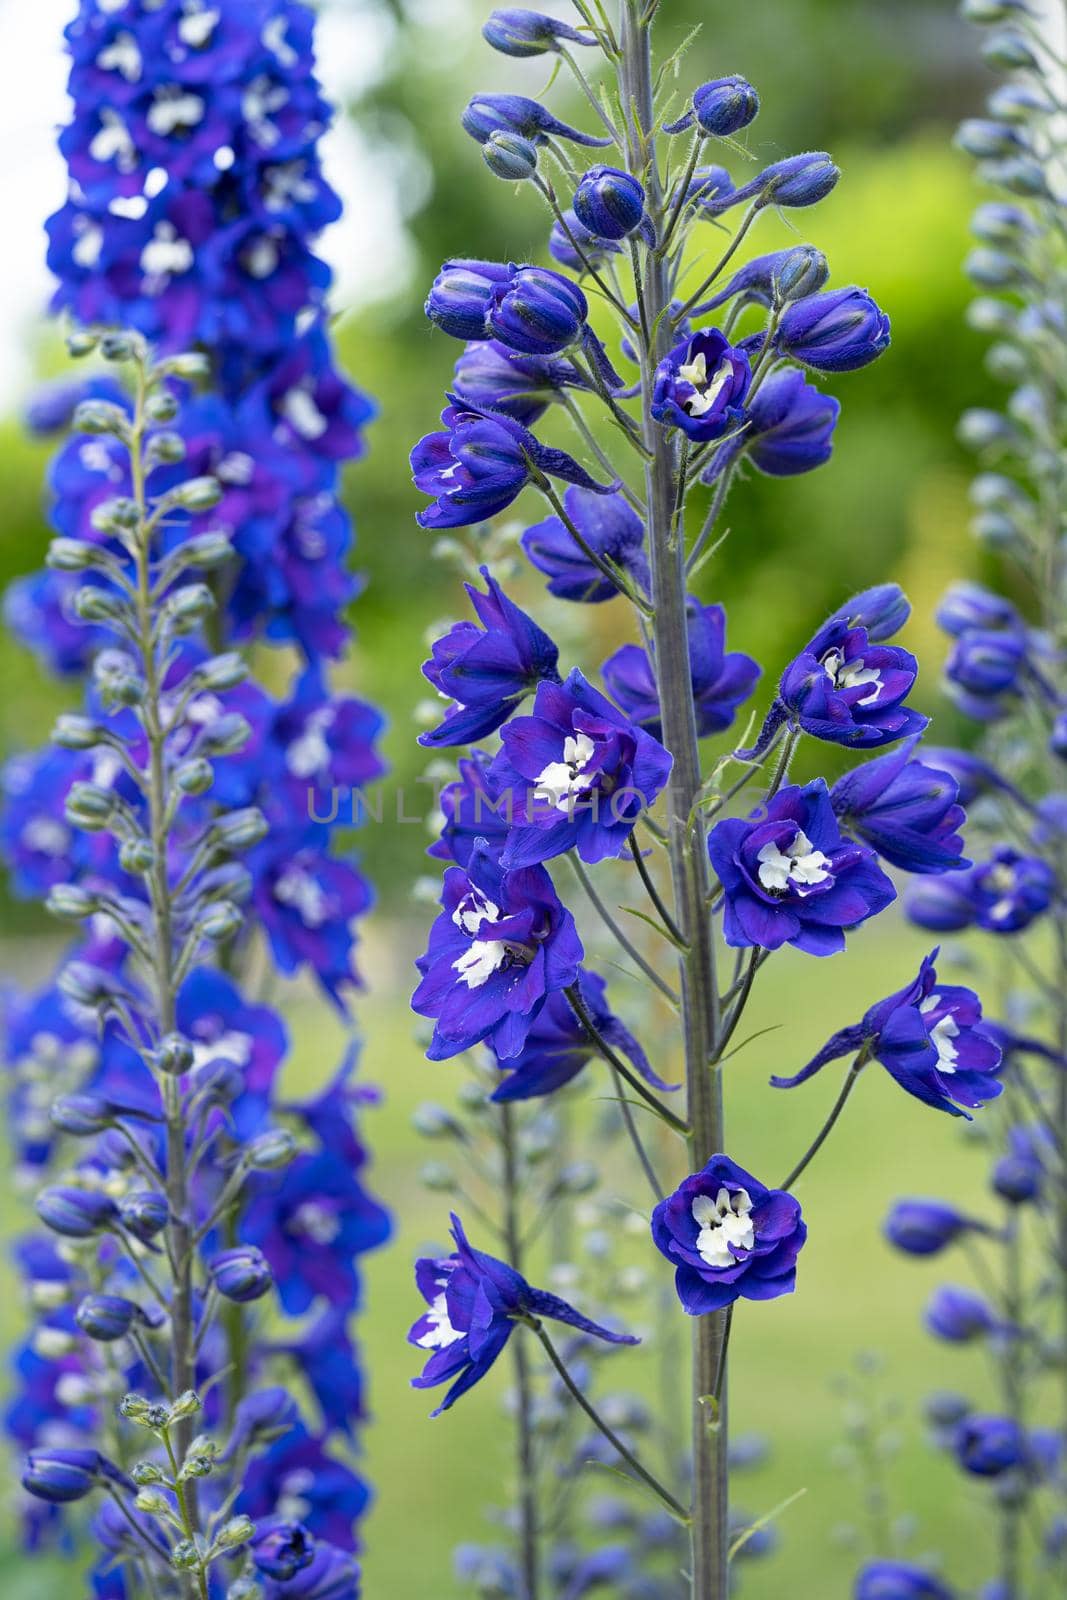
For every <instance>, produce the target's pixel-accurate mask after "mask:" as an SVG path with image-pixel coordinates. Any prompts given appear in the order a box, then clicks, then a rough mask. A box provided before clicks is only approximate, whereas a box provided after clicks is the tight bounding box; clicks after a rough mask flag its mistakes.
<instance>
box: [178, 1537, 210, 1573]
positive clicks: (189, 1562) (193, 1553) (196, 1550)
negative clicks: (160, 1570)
mask: <svg viewBox="0 0 1067 1600" xmlns="http://www.w3.org/2000/svg"><path fill="white" fill-rule="evenodd" d="M204 1558H205V1552H204V1551H203V1550H202V1549H201V1547H200V1543H199V1542H198V1541H197V1540H196V1539H179V1540H178V1542H177V1544H175V1545H174V1546H172V1548H171V1552H170V1564H171V1566H172V1567H174V1569H175V1570H176V1571H177V1572H196V1571H198V1570H199V1569H201V1568H202V1567H203V1565H204Z"/></svg>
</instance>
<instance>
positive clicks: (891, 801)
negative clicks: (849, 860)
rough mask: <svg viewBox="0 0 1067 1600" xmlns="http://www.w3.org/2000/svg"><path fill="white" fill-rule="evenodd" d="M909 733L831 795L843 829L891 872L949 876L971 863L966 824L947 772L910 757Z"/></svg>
mask: <svg viewBox="0 0 1067 1600" xmlns="http://www.w3.org/2000/svg"><path fill="white" fill-rule="evenodd" d="M918 744H919V735H918V734H913V735H912V737H911V738H910V739H906V740H905V741H904V742H903V744H901V745H900V746H899V747H898V748H897V749H896V750H892V751H890V752H889V754H888V755H884V756H878V757H877V758H876V759H875V760H874V761H868V762H867V763H866V764H865V765H864V766H862V767H854V768H853V769H852V771H851V772H846V773H845V775H844V777H842V778H839V779H838V780H837V782H836V783H835V784H834V786H833V788H832V789H831V790H830V799H831V801H832V802H833V807H834V812H835V813H836V815H837V819H838V821H839V822H840V824H841V826H842V827H843V828H844V829H846V831H847V832H849V833H852V834H855V835H856V837H857V838H859V839H862V840H863V842H864V843H865V844H869V845H870V846H871V847H872V849H874V850H877V852H878V854H879V855H880V856H882V857H883V858H884V859H885V860H886V861H888V862H890V863H891V865H892V866H894V867H900V868H901V870H902V871H904V872H917V873H919V874H923V875H925V874H930V873H941V872H953V871H956V870H958V869H959V868H960V867H967V866H969V865H970V862H968V861H967V860H966V858H965V857H964V855H963V839H962V838H961V837H960V833H959V829H960V828H962V827H963V824H964V822H965V821H966V815H965V813H964V810H963V807H962V806H961V805H960V804H959V786H958V784H957V783H956V780H955V778H953V777H951V776H950V775H949V773H947V772H942V771H940V770H938V769H936V768H935V767H934V766H933V765H930V766H928V765H927V764H926V762H924V761H913V760H912V759H911V758H912V756H913V754H914V753H915V750H916V747H917V746H918Z"/></svg>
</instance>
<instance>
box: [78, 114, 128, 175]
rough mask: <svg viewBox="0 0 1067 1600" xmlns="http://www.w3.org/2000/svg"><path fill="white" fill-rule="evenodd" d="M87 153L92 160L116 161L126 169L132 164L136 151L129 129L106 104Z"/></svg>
mask: <svg viewBox="0 0 1067 1600" xmlns="http://www.w3.org/2000/svg"><path fill="white" fill-rule="evenodd" d="M89 154H90V155H91V156H92V158H93V160H94V161H117V162H118V164H119V166H120V167H123V168H125V169H126V170H128V169H129V168H130V167H131V166H132V165H133V158H134V157H135V156H136V154H137V152H136V148H135V146H134V142H133V139H132V138H131V136H130V132H129V129H128V128H127V127H126V124H125V123H124V122H123V121H122V119H121V117H118V116H116V114H115V112H114V111H111V110H109V109H108V107H107V106H105V107H103V109H102V110H101V112H100V127H99V129H98V130H97V133H96V134H95V136H94V137H93V139H92V140H91V142H90V145H89Z"/></svg>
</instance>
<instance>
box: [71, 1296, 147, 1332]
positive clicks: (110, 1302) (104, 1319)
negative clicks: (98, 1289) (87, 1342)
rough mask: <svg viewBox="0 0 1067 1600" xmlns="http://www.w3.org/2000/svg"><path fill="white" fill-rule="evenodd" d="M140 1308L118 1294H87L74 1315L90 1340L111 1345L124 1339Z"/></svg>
mask: <svg viewBox="0 0 1067 1600" xmlns="http://www.w3.org/2000/svg"><path fill="white" fill-rule="evenodd" d="M137 1315H138V1307H137V1306H135V1305H134V1303H133V1301H132V1300H126V1299H124V1298H123V1296H122V1295H117V1294H87V1295H86V1296H85V1298H84V1300H82V1301H81V1302H80V1303H79V1305H78V1309H77V1311H75V1313H74V1320H75V1322H76V1323H77V1324H78V1327H79V1328H80V1329H81V1330H82V1332H83V1333H87V1334H88V1335H89V1338H90V1339H98V1340H99V1341H100V1342H101V1343H102V1344H109V1343H111V1342H112V1341H113V1340H115V1339H122V1338H124V1337H125V1335H126V1334H127V1333H129V1331H130V1328H131V1327H132V1326H133V1322H134V1319H135V1318H136V1317H137Z"/></svg>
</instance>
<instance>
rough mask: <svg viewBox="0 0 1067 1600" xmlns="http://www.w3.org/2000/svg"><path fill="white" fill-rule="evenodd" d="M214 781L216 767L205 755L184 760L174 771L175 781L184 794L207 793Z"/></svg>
mask: <svg viewBox="0 0 1067 1600" xmlns="http://www.w3.org/2000/svg"><path fill="white" fill-rule="evenodd" d="M214 781H215V769H214V767H213V766H212V765H211V762H210V761H205V760H204V758H203V756H193V757H192V759H191V760H189V761H183V762H182V764H181V766H180V767H178V768H177V770H176V771H175V773H174V782H175V783H176V784H177V786H178V788H179V789H180V790H181V792H182V794H207V792H208V790H209V789H210V788H211V785H212V784H213V783H214Z"/></svg>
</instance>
